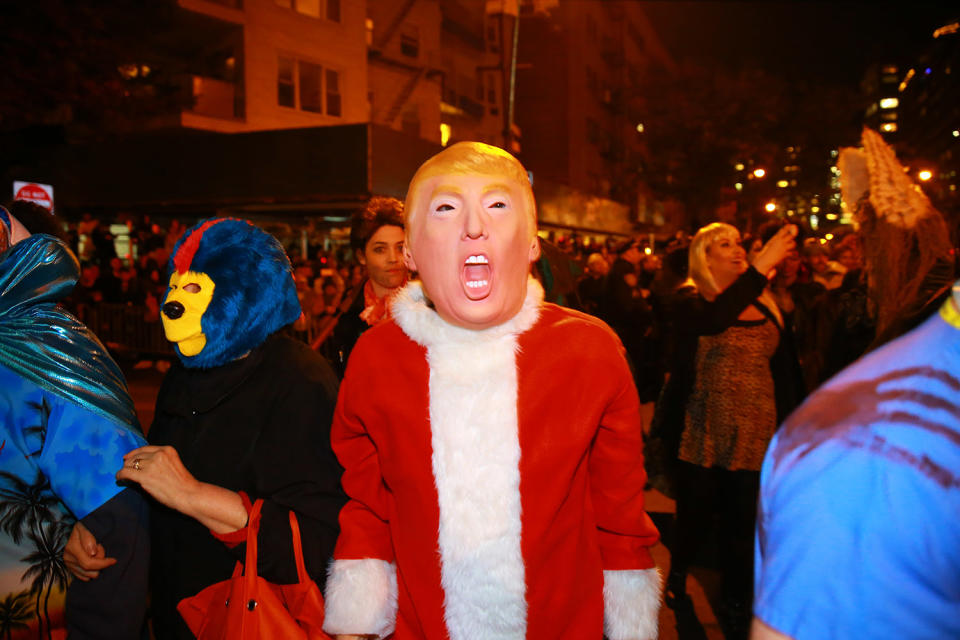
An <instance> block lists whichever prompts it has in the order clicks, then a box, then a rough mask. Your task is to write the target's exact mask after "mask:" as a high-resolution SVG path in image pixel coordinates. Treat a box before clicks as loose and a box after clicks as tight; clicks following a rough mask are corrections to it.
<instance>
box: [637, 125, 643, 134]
mask: <svg viewBox="0 0 960 640" xmlns="http://www.w3.org/2000/svg"><path fill="white" fill-rule="evenodd" d="M637 133H643V123H642V122H640V123H637Z"/></svg>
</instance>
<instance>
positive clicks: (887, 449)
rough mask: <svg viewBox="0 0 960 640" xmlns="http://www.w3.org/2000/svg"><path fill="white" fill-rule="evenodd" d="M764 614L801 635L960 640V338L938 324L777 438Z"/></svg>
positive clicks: (818, 399)
mask: <svg viewBox="0 0 960 640" xmlns="http://www.w3.org/2000/svg"><path fill="white" fill-rule="evenodd" d="M948 304H949V302H948ZM754 615H755V616H756V617H757V618H759V619H760V620H762V621H763V622H764V623H766V624H767V625H768V626H770V627H772V628H773V629H776V630H777V631H779V632H781V633H783V634H786V635H788V636H790V637H792V638H794V639H796V640H807V639H811V640H812V639H817V640H829V639H833V638H836V639H841V638H849V639H856V640H869V639H874V638H876V639H880V638H883V639H887V638H911V639H919V638H937V639H945V638H960V329H957V328H954V327H953V326H951V325H950V324H948V323H947V322H946V321H944V319H943V318H941V317H940V316H939V315H935V316H934V317H932V318H930V319H929V320H927V321H926V322H925V323H924V324H923V325H921V326H920V327H918V328H917V329H915V330H914V331H912V332H911V333H909V334H907V335H905V336H903V337H901V338H900V339H898V340H896V341H894V342H893V343H890V344H889V345H886V346H885V347H883V348H882V349H880V350H878V351H876V352H874V353H872V354H869V355H868V356H866V357H864V358H863V359H861V360H860V361H858V362H857V363H855V364H854V365H852V366H851V367H849V368H848V369H846V370H845V371H843V372H841V373H840V374H839V375H837V376H836V377H835V378H833V379H832V380H830V381H829V382H828V383H827V384H826V385H824V386H823V387H822V388H821V389H820V390H818V391H817V392H816V393H815V394H814V395H813V396H811V397H810V398H809V399H808V400H807V402H806V403H804V405H803V406H802V407H801V408H800V409H798V410H797V411H796V412H795V413H794V414H793V415H792V416H790V418H789V419H788V420H787V421H786V423H785V424H784V425H783V427H782V428H781V429H780V431H779V432H778V433H777V434H776V436H775V437H774V439H773V440H772V442H771V443H770V448H769V449H768V451H767V455H766V459H765V460H764V464H763V469H762V475H761V490H760V512H759V515H758V519H757V545H756V576H755V595H754Z"/></svg>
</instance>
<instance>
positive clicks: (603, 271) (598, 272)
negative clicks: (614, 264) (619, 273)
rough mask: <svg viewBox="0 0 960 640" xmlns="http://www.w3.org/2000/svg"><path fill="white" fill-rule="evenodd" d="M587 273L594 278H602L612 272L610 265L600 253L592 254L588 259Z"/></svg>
mask: <svg viewBox="0 0 960 640" xmlns="http://www.w3.org/2000/svg"><path fill="white" fill-rule="evenodd" d="M587 271H589V272H590V275H591V276H593V277H594V278H602V277H603V276H605V275H607V274H608V273H609V272H610V263H609V262H607V261H606V260H605V259H604V257H603V256H602V255H600V254H599V253H591V254H590V257H589V258H587Z"/></svg>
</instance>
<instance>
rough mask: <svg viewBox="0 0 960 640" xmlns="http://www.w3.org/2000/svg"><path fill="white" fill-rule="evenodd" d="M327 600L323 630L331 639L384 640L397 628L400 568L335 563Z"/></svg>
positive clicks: (387, 564)
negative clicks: (363, 639)
mask: <svg viewBox="0 0 960 640" xmlns="http://www.w3.org/2000/svg"><path fill="white" fill-rule="evenodd" d="M324 600H325V602H324V608H325V609H326V617H325V618H324V621H323V630H324V631H326V632H327V633H329V634H330V635H336V634H356V635H365V634H376V635H377V637H379V638H385V637H387V636H388V635H390V634H391V633H393V629H394V627H395V626H396V624H397V568H396V566H395V565H394V564H393V563H392V562H386V561H384V560H377V559H375V558H364V559H363V560H334V561H333V562H332V563H331V564H330V571H329V572H328V577H327V589H326V594H325V596H324Z"/></svg>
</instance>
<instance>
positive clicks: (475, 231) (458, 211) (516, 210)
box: [406, 143, 540, 330]
mask: <svg viewBox="0 0 960 640" xmlns="http://www.w3.org/2000/svg"><path fill="white" fill-rule="evenodd" d="M406 211H407V216H408V220H407V229H408V233H409V244H408V251H407V264H408V266H409V267H410V269H411V270H415V271H418V272H419V274H420V278H421V279H422V281H423V288H424V291H425V292H426V295H427V297H428V298H429V299H430V300H431V301H432V302H433V304H434V306H435V308H436V310H437V313H439V314H440V316H441V317H442V318H443V319H444V320H446V321H447V322H449V323H451V324H454V325H457V326H460V327H464V328H467V329H477V330H479V329H485V328H488V327H493V326H496V325H499V324H502V323H504V322H506V321H508V320H510V319H511V318H513V317H514V316H515V315H516V314H517V313H518V312H519V311H520V308H521V307H522V306H523V302H524V300H525V298H526V294H527V277H528V274H529V273H530V263H531V262H533V261H534V260H536V259H537V258H538V257H539V256H540V243H539V240H538V238H537V235H536V225H535V220H536V213H535V211H534V210H533V194H532V192H531V191H530V186H529V182H528V181H527V180H526V172H525V171H524V170H523V167H522V166H521V165H520V163H519V162H517V160H516V159H515V158H513V156H510V155H509V154H507V153H506V152H505V151H502V150H500V149H496V148H495V147H489V146H487V145H482V144H480V143H460V144H457V145H454V146H452V147H450V148H448V149H446V150H445V151H442V152H441V153H440V154H438V155H436V156H434V157H433V158H431V159H430V160H428V161H427V162H426V163H424V165H423V167H421V169H420V170H419V171H418V172H417V175H415V176H414V179H413V181H412V182H411V186H410V192H409V193H408V194H407V207H406Z"/></svg>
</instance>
